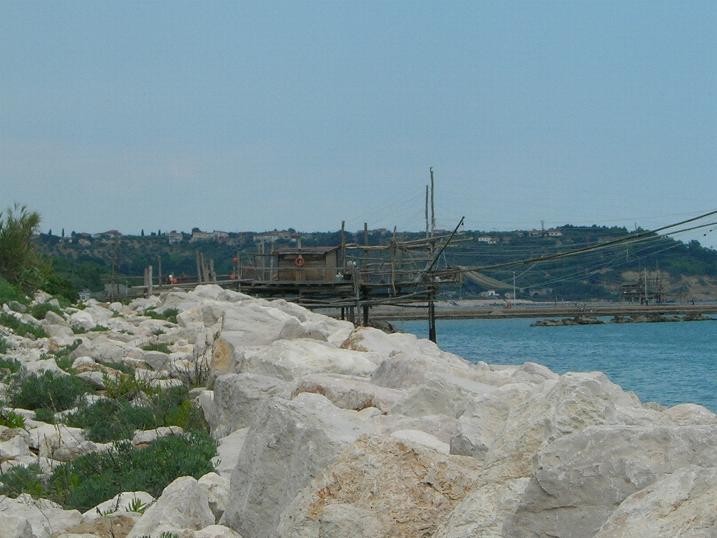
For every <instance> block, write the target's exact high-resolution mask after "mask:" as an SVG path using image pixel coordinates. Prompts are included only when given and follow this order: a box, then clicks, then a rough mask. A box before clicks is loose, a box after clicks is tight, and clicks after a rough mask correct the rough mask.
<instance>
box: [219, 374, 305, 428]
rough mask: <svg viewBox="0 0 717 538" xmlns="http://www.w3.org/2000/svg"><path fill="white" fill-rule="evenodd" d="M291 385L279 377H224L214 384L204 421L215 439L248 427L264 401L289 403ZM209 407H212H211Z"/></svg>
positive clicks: (240, 375)
mask: <svg viewBox="0 0 717 538" xmlns="http://www.w3.org/2000/svg"><path fill="white" fill-rule="evenodd" d="M290 395H291V385H290V384H289V383H287V382H286V381H283V380H281V379H278V378H276V377H268V376H264V375H258V374H250V373H242V374H225V375H222V376H219V377H218V378H217V379H216V381H215V382H214V395H213V398H212V400H211V402H212V405H211V406H210V409H209V412H207V413H206V415H205V417H206V419H207V422H208V423H209V427H210V429H211V431H212V435H213V436H214V437H217V438H219V437H224V436H226V435H228V434H229V433H231V432H233V431H235V430H238V429H240V428H245V427H247V426H249V424H250V423H251V421H252V420H253V418H254V416H255V415H256V413H257V410H258V409H259V407H260V406H261V404H262V403H263V402H264V400H266V399H268V398H271V397H272V396H278V397H281V398H285V399H288V398H289V397H290ZM208 407H209V406H208Z"/></svg>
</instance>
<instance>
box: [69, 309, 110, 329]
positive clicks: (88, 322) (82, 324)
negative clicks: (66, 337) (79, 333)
mask: <svg viewBox="0 0 717 538" xmlns="http://www.w3.org/2000/svg"><path fill="white" fill-rule="evenodd" d="M105 319H106V318H105ZM69 322H70V326H71V327H72V328H74V329H82V330H85V331H91V330H92V329H94V328H95V326H96V325H97V322H96V321H95V318H93V317H92V314H91V313H90V312H89V311H87V310H78V311H77V312H74V313H73V314H72V315H70V320H69Z"/></svg>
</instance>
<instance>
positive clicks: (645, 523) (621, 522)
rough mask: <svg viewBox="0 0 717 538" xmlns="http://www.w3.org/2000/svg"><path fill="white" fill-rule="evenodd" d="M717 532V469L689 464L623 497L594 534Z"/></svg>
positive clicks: (614, 537) (618, 537) (613, 537)
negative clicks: (625, 497)
mask: <svg viewBox="0 0 717 538" xmlns="http://www.w3.org/2000/svg"><path fill="white" fill-rule="evenodd" d="M715 535H717V469H716V468H704V467H698V466H688V467H685V468H683V469H679V470H677V471H675V472H674V473H672V474H671V475H667V476H666V477H665V478H663V479H662V480H659V481H657V482H655V483H653V484H651V485H649V486H648V487H646V488H644V489H642V490H640V491H638V492H637V493H633V494H632V495H630V496H629V497H628V498H627V499H625V500H624V501H623V502H622V503H621V504H620V506H619V507H618V509H617V510H615V511H614V512H613V513H612V515H611V516H610V518H609V519H608V520H607V521H606V522H605V523H604V524H603V526H602V527H601V529H600V531H599V532H598V533H597V534H596V535H595V537H596V538H629V537H631V536H692V537H695V538H696V537H703V538H707V537H708V536H715Z"/></svg>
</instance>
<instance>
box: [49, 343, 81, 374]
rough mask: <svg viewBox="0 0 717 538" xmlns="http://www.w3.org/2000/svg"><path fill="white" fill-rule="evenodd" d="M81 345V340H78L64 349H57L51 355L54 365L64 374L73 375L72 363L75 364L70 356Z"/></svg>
mask: <svg viewBox="0 0 717 538" xmlns="http://www.w3.org/2000/svg"><path fill="white" fill-rule="evenodd" d="M81 343H82V340H80V339H79V338H78V339H77V340H75V341H74V342H73V343H72V344H70V345H69V346H65V347H62V348H60V349H58V350H57V351H56V352H55V353H54V354H53V358H54V359H55V363H56V364H57V366H59V367H60V368H62V369H63V370H64V371H65V372H68V373H73V370H72V363H73V362H75V359H73V358H72V357H71V355H72V352H73V351H75V350H76V349H77V348H78V347H79V346H80V344H81Z"/></svg>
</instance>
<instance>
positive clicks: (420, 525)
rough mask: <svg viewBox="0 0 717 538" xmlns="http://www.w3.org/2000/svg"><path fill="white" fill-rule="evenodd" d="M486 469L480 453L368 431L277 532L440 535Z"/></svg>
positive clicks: (286, 513)
mask: <svg viewBox="0 0 717 538" xmlns="http://www.w3.org/2000/svg"><path fill="white" fill-rule="evenodd" d="M478 473H479V467H478V465H477V463H476V462H475V460H473V459H472V458H463V457H461V456H449V455H447V454H442V453H439V452H436V451H435V450H431V449H427V448H424V447H419V446H415V445H412V444H411V445H409V444H407V443H405V442H403V441H400V440H398V439H392V438H386V437H379V436H362V437H360V438H359V439H358V440H357V441H355V442H354V443H352V444H351V445H349V446H347V447H346V448H345V449H344V450H342V451H341V453H340V454H339V455H338V457H337V458H336V459H335V461H334V462H332V463H331V465H329V466H328V467H327V468H326V469H324V470H323V471H321V472H320V473H319V474H318V475H317V477H316V478H315V479H314V480H312V482H311V484H310V485H309V487H306V488H304V489H303V490H302V491H301V493H300V494H299V495H298V496H297V497H296V498H295V499H294V501H293V502H292V503H291V505H290V506H289V507H288V508H287V509H286V510H285V511H284V513H283V514H282V516H281V521H280V525H279V529H278V532H277V533H276V535H277V536H279V537H290V536H292V537H293V536H365V537H369V536H371V537H376V538H380V537H384V538H389V537H406V538H407V537H414V536H432V535H433V532H434V531H435V530H436V528H437V526H438V525H439V524H440V523H441V522H442V521H443V520H444V519H445V518H446V517H448V515H449V514H450V513H451V511H452V510H453V508H454V507H455V506H456V505H457V504H458V502H460V500H461V499H462V498H463V497H464V496H465V495H466V494H467V493H468V492H469V491H470V490H471V489H472V488H473V486H474V484H475V481H476V480H477V478H478ZM247 534H248V533H247Z"/></svg>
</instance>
